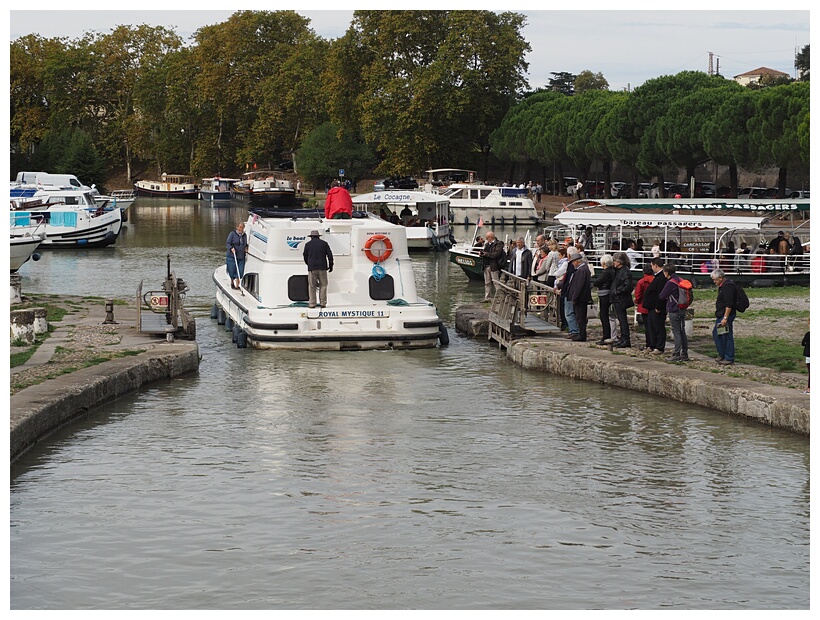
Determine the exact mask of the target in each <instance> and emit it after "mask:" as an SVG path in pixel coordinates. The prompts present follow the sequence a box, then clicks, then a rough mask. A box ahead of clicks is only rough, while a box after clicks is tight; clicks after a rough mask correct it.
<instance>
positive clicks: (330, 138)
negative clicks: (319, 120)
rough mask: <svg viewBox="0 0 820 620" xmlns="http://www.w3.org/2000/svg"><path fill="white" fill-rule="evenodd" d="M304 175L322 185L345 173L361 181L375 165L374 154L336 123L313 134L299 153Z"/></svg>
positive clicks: (298, 158) (329, 124) (320, 128)
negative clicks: (341, 170) (342, 172)
mask: <svg viewBox="0 0 820 620" xmlns="http://www.w3.org/2000/svg"><path fill="white" fill-rule="evenodd" d="M296 157H297V161H298V162H299V169H300V171H301V173H302V175H303V176H304V177H306V178H308V179H312V180H313V181H314V182H315V183H316V184H317V185H321V184H322V182H324V181H325V180H327V179H333V178H335V177H337V176H338V174H339V169H340V168H341V169H344V171H345V175H346V176H347V177H349V178H353V179H356V178H360V177H361V176H363V175H364V174H365V173H366V172H367V171H368V170H370V169H372V167H373V164H374V163H375V161H376V156H375V154H374V153H373V150H372V149H371V148H370V147H369V146H367V145H366V144H364V143H363V142H360V141H357V140H354V139H353V138H352V137H350V136H349V135H348V134H347V133H345V132H344V131H343V130H341V129H340V128H339V127H337V126H336V125H334V124H333V123H324V124H323V125H320V126H319V127H317V128H316V129H314V130H313V131H311V132H310V134H308V136H307V137H306V138H305V140H304V142H303V143H302V146H301V147H300V148H299V150H298V151H297V155H296Z"/></svg>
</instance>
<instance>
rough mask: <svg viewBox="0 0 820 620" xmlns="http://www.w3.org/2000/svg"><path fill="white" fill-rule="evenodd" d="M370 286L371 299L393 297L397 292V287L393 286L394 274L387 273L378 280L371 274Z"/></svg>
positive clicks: (381, 299) (382, 299)
mask: <svg viewBox="0 0 820 620" xmlns="http://www.w3.org/2000/svg"><path fill="white" fill-rule="evenodd" d="M368 286H369V287H370V299H376V300H380V301H384V300H388V299H393V297H394V296H395V294H396V292H395V287H394V286H393V276H391V275H389V274H388V275H385V276H384V277H383V278H382V279H381V280H376V278H374V277H373V276H370V278H369V280H368Z"/></svg>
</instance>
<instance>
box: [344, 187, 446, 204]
mask: <svg viewBox="0 0 820 620" xmlns="http://www.w3.org/2000/svg"><path fill="white" fill-rule="evenodd" d="M352 199H353V204H354V205H361V204H393V205H408V206H415V205H418V204H430V203H433V204H440V203H443V204H445V205H448V204H449V203H450V200H449V199H448V198H445V197H444V196H442V195H440V194H428V193H427V192H413V191H410V190H403V189H388V190H385V191H383V192H371V193H369V194H360V195H358V196H353V198H352Z"/></svg>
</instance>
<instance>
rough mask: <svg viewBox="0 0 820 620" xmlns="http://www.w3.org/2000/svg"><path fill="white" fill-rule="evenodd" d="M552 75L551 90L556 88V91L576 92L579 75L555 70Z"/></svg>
mask: <svg viewBox="0 0 820 620" xmlns="http://www.w3.org/2000/svg"><path fill="white" fill-rule="evenodd" d="M550 75H551V76H552V77H551V78H550V81H549V89H550V90H554V91H555V92H559V93H562V94H564V95H574V94H575V78H577V77H578V76H577V75H573V74H572V73H569V72H567V71H559V72H555V71H553V72H551V73H550Z"/></svg>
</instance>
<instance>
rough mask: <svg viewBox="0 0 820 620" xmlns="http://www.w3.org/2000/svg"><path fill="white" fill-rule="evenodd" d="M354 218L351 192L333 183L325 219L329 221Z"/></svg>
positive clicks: (337, 183)
mask: <svg viewBox="0 0 820 620" xmlns="http://www.w3.org/2000/svg"><path fill="white" fill-rule="evenodd" d="M351 217H353V199H352V198H350V192H348V191H347V190H346V189H345V188H344V187H341V186H340V185H339V182H338V181H333V183H332V187H331V188H330V191H329V192H328V193H327V198H326V199H325V218H326V219H329V220H349V219H350V218H351Z"/></svg>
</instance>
